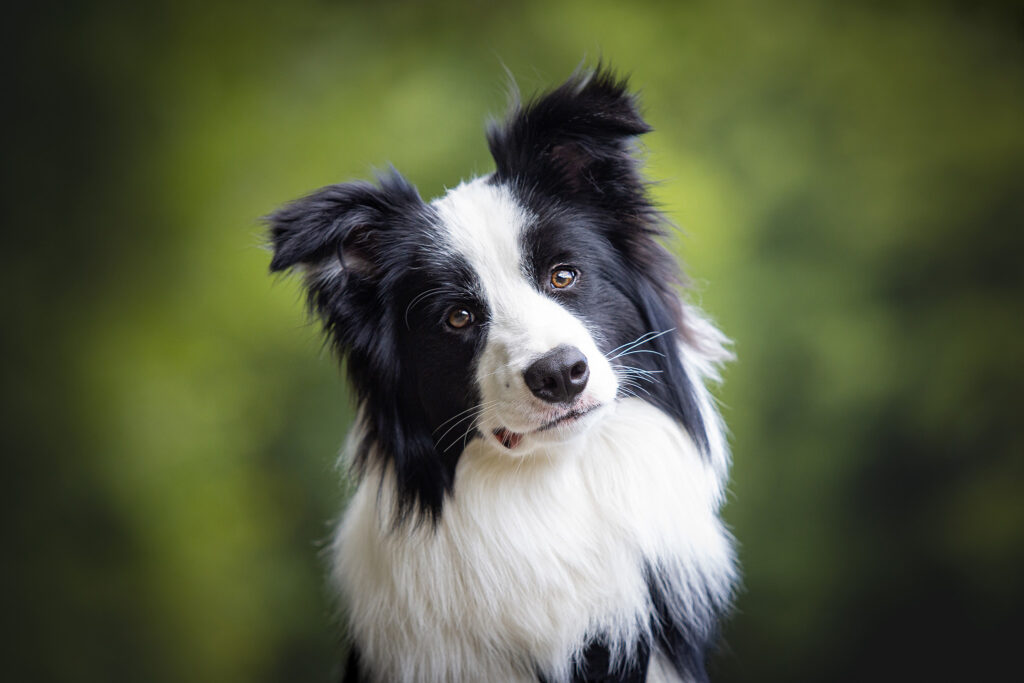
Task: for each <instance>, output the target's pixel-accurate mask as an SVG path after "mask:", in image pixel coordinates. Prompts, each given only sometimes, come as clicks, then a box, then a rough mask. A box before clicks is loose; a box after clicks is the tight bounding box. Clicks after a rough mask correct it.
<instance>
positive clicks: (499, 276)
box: [433, 179, 618, 454]
mask: <svg viewBox="0 0 1024 683" xmlns="http://www.w3.org/2000/svg"><path fill="white" fill-rule="evenodd" d="M433 206H434V208H435V209H436V210H437V213H438V215H439V216H440V218H441V223H442V226H443V229H444V230H445V231H446V233H447V238H448V240H449V242H450V244H451V247H452V249H453V250H454V251H455V252H456V253H458V254H459V255H460V256H462V257H463V258H464V259H466V260H467V261H468V262H469V264H470V266H471V267H472V268H473V270H474V271H475V273H476V275H477V277H478V278H479V282H480V286H481V288H482V289H483V291H482V292H481V294H482V299H483V300H484V301H486V302H487V307H488V310H487V322H486V324H487V328H486V335H487V336H486V341H485V344H484V349H483V351H482V353H481V354H480V357H479V360H478V363H477V368H476V378H477V384H478V385H479V388H480V396H481V404H482V405H483V406H485V407H486V409H485V410H484V411H483V414H482V417H481V419H480V425H479V426H480V431H481V432H483V433H484V434H485V435H489V434H491V433H493V432H494V431H495V430H501V429H506V430H509V431H511V432H515V433H517V434H519V435H524V436H523V438H522V441H521V443H522V446H517V447H516V448H515V449H514V450H515V451H516V452H517V454H518V453H525V452H528V451H529V450H530V448H529V446H536V445H541V444H544V443H558V442H562V441H564V440H565V439H566V438H571V437H572V436H574V435H576V434H578V433H580V432H581V431H583V429H582V425H583V424H586V423H588V421H589V420H590V419H591V418H590V416H588V417H587V418H584V419H582V420H578V421H573V422H570V423H566V424H564V425H560V426H558V427H556V428H552V429H545V430H544V431H540V432H538V431H537V430H538V429H540V428H541V427H544V426H545V425H548V424H549V423H551V422H552V421H554V420H556V419H558V418H559V417H561V416H563V415H564V414H565V413H566V412H567V411H568V410H569V408H568V407H567V406H565V405H553V404H551V403H547V402H545V401H542V400H540V399H538V398H537V397H536V396H534V395H533V393H532V392H531V391H530V389H529V387H527V385H526V382H525V380H524V378H523V372H524V371H525V370H526V369H527V368H528V367H530V365H531V364H532V363H533V362H534V361H536V360H537V359H538V358H539V357H541V356H543V355H544V354H546V353H547V352H549V351H551V350H552V349H554V348H556V347H558V346H562V345H569V346H574V347H576V348H578V349H579V350H580V351H582V352H583V354H584V356H585V357H586V359H587V364H588V366H589V369H590V378H589V380H588V382H587V386H586V389H585V390H584V391H583V393H582V394H580V396H578V397H577V398H576V400H575V402H574V403H573V404H572V409H573V410H577V411H581V410H588V409H593V408H597V407H599V406H607V405H609V404H611V403H612V402H613V401H614V399H615V395H616V392H617V391H618V383H617V381H616V379H615V374H614V373H613V372H612V368H611V365H610V364H609V362H608V361H607V360H606V359H605V357H604V356H603V355H602V354H601V352H600V351H599V350H598V348H597V345H596V343H595V342H594V338H593V336H592V335H591V333H590V331H589V330H588V329H587V327H586V324H585V321H583V320H580V319H579V318H577V317H576V316H575V315H573V314H572V313H570V312H569V311H568V310H567V309H566V308H564V307H563V306H561V305H559V304H558V303H557V302H556V301H554V300H553V299H552V298H551V297H549V296H545V295H544V294H543V293H542V292H541V291H539V290H538V286H537V284H536V283H534V282H532V281H531V279H530V276H529V275H527V273H529V272H531V269H529V268H527V267H526V266H525V264H524V262H523V254H522V249H521V248H520V240H521V239H522V235H523V233H524V231H525V229H526V228H527V226H528V225H529V224H530V222H531V216H530V214H529V212H528V211H527V210H526V209H525V208H524V207H522V206H521V205H520V204H519V203H518V202H517V201H516V200H515V198H514V196H513V195H512V193H511V192H510V191H509V190H508V188H507V187H504V186H501V185H491V184H488V183H487V182H486V179H478V180H475V181H473V182H470V183H465V184H462V185H460V186H458V187H457V188H455V189H454V190H451V191H450V192H449V193H448V194H447V195H445V196H444V197H442V198H440V199H438V200H436V201H435V202H434V203H433ZM554 265H556V264H536V266H537V270H538V271H539V272H541V273H544V274H545V275H546V273H547V270H548V268H550V267H552V266H554ZM596 413H597V411H596V410H595V412H594V413H591V415H596Z"/></svg>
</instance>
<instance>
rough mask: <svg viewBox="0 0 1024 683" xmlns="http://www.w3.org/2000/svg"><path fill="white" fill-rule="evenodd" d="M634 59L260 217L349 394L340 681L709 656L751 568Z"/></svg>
mask: <svg viewBox="0 0 1024 683" xmlns="http://www.w3.org/2000/svg"><path fill="white" fill-rule="evenodd" d="M650 130H651V129H650V128H649V127H648V125H647V124H646V123H645V122H644V120H643V119H642V118H641V116H640V114H639V112H638V107H637V102H636V99H635V97H634V96H633V95H632V94H630V92H629V91H628V90H627V84H626V82H625V80H623V79H620V78H619V77H617V76H615V75H614V74H613V73H612V72H611V71H610V70H608V69H606V68H602V67H601V66H598V67H597V68H596V69H593V70H587V71H581V72H577V73H576V74H574V75H573V76H572V77H570V78H569V80H568V81H567V82H566V83H564V84H563V85H561V86H560V87H558V88H556V89H554V90H552V91H550V92H548V93H546V94H543V95H541V96H539V97H536V98H534V99H532V100H531V101H529V102H527V103H525V104H524V103H520V102H516V103H515V104H514V105H513V107H512V111H511V114H510V115H509V116H508V118H507V120H506V121H505V122H504V123H502V124H492V125H491V127H490V128H489V131H488V136H487V139H488V142H489V144H490V150H491V154H492V155H493V157H494V161H495V165H496V170H495V171H494V172H493V173H491V174H490V175H487V176H484V177H481V178H477V179H475V180H471V181H468V182H464V183H462V184H461V185H459V186H458V187H456V188H455V189H453V190H450V191H448V192H447V193H446V194H445V195H444V196H442V197H440V198H438V199H435V200H433V201H431V202H429V203H428V202H424V201H423V200H422V199H421V198H420V196H419V194H418V193H417V191H416V189H415V188H414V187H413V186H412V185H410V184H409V183H408V182H407V181H406V180H404V179H403V178H402V177H401V176H400V175H399V174H398V173H397V172H395V171H394V170H392V171H390V172H388V173H385V174H383V175H382V176H381V177H379V178H378V182H377V183H376V184H371V183H366V182H350V183H343V184H340V185H330V186H328V187H325V188H322V189H320V190H317V191H316V192H314V193H312V194H310V195H309V196H307V197H304V198H302V199H299V200H297V201H295V202H293V203H291V204H289V205H287V206H285V207H284V208H282V209H280V210H279V211H278V212H277V213H275V214H273V215H272V216H271V217H270V218H269V219H268V220H269V226H270V235H271V241H272V246H273V250H274V255H273V260H272V262H271V265H270V267H271V270H272V271H282V270H288V269H292V268H296V269H299V270H301V272H303V273H304V275H305V286H306V288H307V292H308V296H309V302H310V306H311V309H312V311H313V312H314V314H315V315H316V316H317V317H318V318H319V319H320V320H321V321H322V322H323V325H324V328H325V330H326V333H327V335H328V338H329V339H330V341H331V342H332V344H333V346H334V348H335V349H336V351H337V353H338V354H339V356H340V358H341V359H342V360H344V362H345V364H346V367H347V371H348V375H349V377H350V379H351V382H352V385H353V387H354V390H355V393H356V396H357V398H358V406H359V412H358V418H357V421H356V424H355V426H354V427H353V430H352V432H351V433H350V435H349V439H348V445H347V447H346V454H347V456H346V457H347V461H348V463H349V465H350V467H351V468H352V472H353V476H354V477H355V478H356V480H357V481H358V482H359V483H358V488H357V489H356V491H355V493H354V495H353V497H352V499H351V501H350V502H349V504H348V509H347V512H346V513H345V515H344V517H343V520H342V522H341V524H340V526H339V528H338V531H337V536H336V540H335V543H334V546H333V578H334V581H335V583H336V585H337V587H338V588H339V589H340V592H341V594H342V597H343V602H344V604H345V606H346V616H347V625H348V633H349V635H350V638H351V652H350V655H349V658H348V662H347V665H346V672H345V676H346V678H345V680H346V681H373V682H379V683H384V682H391V681H409V682H413V681H437V682H442V681H445V682H447V681H487V682H490V681H495V682H505V681H544V682H547V683H556V682H565V681H583V680H586V681H598V680H600V681H645V680H646V681H703V680H706V679H707V674H706V671H705V664H704V657H705V651H706V650H707V649H708V647H709V646H710V645H712V644H713V641H714V638H715V632H716V623H717V621H718V620H719V618H720V617H721V615H722V613H723V612H724V611H725V610H726V609H727V608H728V605H729V602H730V599H731V595H732V592H733V587H734V585H735V582H736V569H735V560H734V553H733V548H732V539H731V537H730V535H729V533H728V532H727V531H726V529H725V528H724V526H723V524H722V521H721V520H720V518H719V508H720V506H721V505H722V502H723V497H724V486H725V480H726V476H727V470H728V466H729V454H728V447H727V444H726V440H725V438H724V436H723V426H722V423H721V420H720V418H719V415H718V413H717V411H716V408H715V404H714V401H713V399H712V397H711V395H710V394H709V393H708V390H707V389H706V387H705V384H706V383H707V382H709V381H717V380H718V367H719V365H720V364H721V363H722V362H723V361H725V360H727V359H728V358H729V357H730V354H729V352H728V351H727V350H726V348H725V346H726V343H727V340H726V339H725V337H723V335H722V334H721V333H720V332H719V331H718V330H717V329H716V328H715V327H714V326H713V325H712V324H711V323H710V322H709V321H708V320H707V319H706V318H705V317H704V316H703V315H702V314H701V313H700V312H699V311H698V310H696V308H694V307H693V306H691V305H688V304H686V303H683V302H682V301H681V300H680V299H679V293H678V292H679V287H680V282H681V276H680V273H679V271H678V269H677V266H676V264H675V261H674V260H673V258H672V256H671V255H670V254H669V252H668V251H667V250H666V249H665V248H664V247H663V246H662V245H661V244H660V243H659V239H660V238H662V237H663V235H664V232H665V226H666V225H667V223H666V220H665V218H664V217H663V216H662V215H661V214H660V213H659V212H658V210H657V209H656V208H655V207H654V205H653V204H652V202H651V199H650V198H649V196H648V192H647V186H646V183H645V181H644V179H643V178H642V177H641V174H640V162H639V161H638V158H637V155H636V151H637V150H636V147H637V144H636V141H637V138H638V136H640V135H641V134H643V133H647V132H648V131H650Z"/></svg>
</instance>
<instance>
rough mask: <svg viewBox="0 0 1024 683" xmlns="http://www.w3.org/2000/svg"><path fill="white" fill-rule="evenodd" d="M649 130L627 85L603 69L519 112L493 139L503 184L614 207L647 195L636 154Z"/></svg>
mask: <svg viewBox="0 0 1024 683" xmlns="http://www.w3.org/2000/svg"><path fill="white" fill-rule="evenodd" d="M650 130H651V129H650V127H649V126H648V125H647V124H646V123H645V122H644V120H643V118H642V117H641V116H640V113H639V111H638V109H637V104H636V100H635V98H634V97H633V96H632V95H631V94H630V93H629V91H628V89H627V82H626V80H625V79H623V78H618V77H616V76H615V74H614V73H612V72H611V71H610V70H607V69H602V68H601V67H600V66H598V67H597V68H596V69H594V70H592V71H583V72H578V73H576V74H574V75H573V76H572V77H570V78H569V80H568V81H566V82H565V83H564V84H562V85H561V86H559V87H558V88H556V89H555V90H553V91H551V92H549V93H547V94H545V95H543V96H541V97H539V98H537V99H535V100H533V101H532V102H529V103H527V104H526V105H520V104H516V105H514V106H513V109H512V113H511V114H510V115H509V117H508V119H507V120H506V122H505V123H504V125H492V126H491V127H490V129H489V130H488V135H487V140H488V143H489V145H490V149H491V155H492V156H493V157H494V161H495V164H496V166H497V170H496V176H497V178H498V180H499V181H503V182H508V183H513V184H517V185H520V186H525V189H528V190H530V191H534V192H541V193H549V192H550V193H557V194H560V195H569V196H580V195H586V196H587V197H588V198H589V199H590V201H595V200H596V201H597V202H598V203H602V204H607V205H609V206H613V205H615V203H616V201H617V200H618V199H620V198H623V197H624V196H625V197H626V198H629V197H631V196H634V195H636V193H637V191H638V190H641V188H642V180H641V178H640V176H639V172H638V170H637V161H636V159H635V158H634V156H633V147H634V143H635V139H636V137H637V136H639V135H642V134H643V133H647V132H649V131H650ZM641 191H642V190H641Z"/></svg>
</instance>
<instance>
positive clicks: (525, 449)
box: [485, 404, 608, 457]
mask: <svg viewBox="0 0 1024 683" xmlns="http://www.w3.org/2000/svg"><path fill="white" fill-rule="evenodd" d="M607 410H608V405H607V404H594V405H588V406H580V407H575V408H569V409H566V410H565V411H564V412H562V413H561V414H558V415H556V416H554V417H552V418H549V419H547V420H546V421H538V422H537V424H535V425H533V426H530V427H528V428H525V429H524V428H522V427H519V428H518V429H516V430H513V429H510V428H508V427H504V426H502V427H495V428H492V429H490V430H488V431H489V433H487V434H486V435H485V438H486V439H487V440H488V441H489V442H490V443H491V444H492V445H493V446H494V447H495V448H497V449H498V450H499V451H501V452H503V453H505V454H507V455H511V456H513V457H521V456H524V455H528V454H530V453H533V452H535V451H537V450H539V449H543V448H545V447H549V446H562V445H565V444H568V443H570V442H572V441H575V440H576V439H579V438H580V437H582V436H583V435H585V434H586V433H587V432H588V431H590V430H591V429H592V428H593V427H594V426H595V425H596V424H597V423H598V422H600V420H601V419H602V418H603V417H604V415H605V413H606V412H607Z"/></svg>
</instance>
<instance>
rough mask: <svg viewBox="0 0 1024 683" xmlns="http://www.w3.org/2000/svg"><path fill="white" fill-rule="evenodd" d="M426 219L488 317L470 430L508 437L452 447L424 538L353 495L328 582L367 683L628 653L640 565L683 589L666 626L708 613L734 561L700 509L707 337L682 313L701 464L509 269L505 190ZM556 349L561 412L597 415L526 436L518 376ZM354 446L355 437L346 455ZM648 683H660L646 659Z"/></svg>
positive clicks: (712, 421) (716, 485)
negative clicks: (445, 490)
mask: <svg viewBox="0 0 1024 683" xmlns="http://www.w3.org/2000/svg"><path fill="white" fill-rule="evenodd" d="M435 207H436V208H437V210H438V212H439V214H440V216H441V217H442V220H443V221H444V225H445V227H446V229H447V232H448V237H449V239H450V242H451V244H450V246H451V248H453V249H457V250H458V252H459V253H460V254H462V255H464V256H465V257H466V258H468V259H469V260H470V263H471V264H472V265H473V267H474V268H475V269H476V271H477V273H478V274H479V275H480V276H481V278H482V280H483V283H482V286H483V288H484V290H485V291H484V294H485V296H486V299H487V301H488V304H489V305H490V307H491V308H490V310H491V316H492V317H491V322H490V324H489V326H488V329H487V334H488V338H487V342H486V347H485V349H484V351H483V353H482V356H481V360H480V363H479V366H478V368H477V380H478V382H479V385H480V387H481V389H482V394H483V399H484V400H483V403H482V405H483V407H484V412H483V413H482V414H481V416H480V418H479V420H478V423H479V424H480V430H481V432H483V434H485V435H486V434H489V431H488V430H489V429H491V428H492V427H493V428H496V427H499V426H500V427H506V428H508V429H511V430H514V431H517V432H522V433H524V434H526V436H525V437H524V442H523V444H522V445H521V446H520V447H519V448H516V449H513V450H512V451H509V449H505V448H503V447H501V446H500V444H498V443H497V442H496V440H495V439H492V438H483V439H475V440H473V441H471V442H470V443H469V445H468V446H467V447H466V449H465V450H464V451H463V453H462V455H461V457H460V459H459V462H458V466H457V469H456V473H455V489H454V493H453V495H451V496H450V497H449V498H448V499H447V500H446V502H445V507H444V510H443V513H442V515H441V516H440V519H439V521H438V524H437V526H436V527H434V526H431V525H430V524H429V523H425V524H420V525H418V526H416V525H413V524H407V525H404V526H402V527H401V528H399V529H395V528H394V517H393V515H392V512H393V509H394V504H395V495H396V494H395V488H394V484H393V480H392V476H391V473H390V472H387V471H380V470H376V471H371V472H369V473H368V474H367V476H366V477H365V478H364V479H363V481H362V482H361V483H360V485H359V488H358V490H357V491H356V493H355V495H354V497H353V499H352V500H351V503H350V505H349V509H348V512H347V513H346V515H345V518H344V520H343V522H342V524H341V525H340V527H339V529H338V533H337V536H336V539H335V544H334V560H335V571H334V576H335V579H336V581H337V583H338V586H339V588H340V589H341V591H342V593H343V594H344V596H345V597H346V601H347V608H348V617H349V624H350V628H351V631H352V635H353V636H354V637H355V639H356V640H357V641H358V642H359V644H360V648H361V653H362V655H363V657H364V658H365V660H366V661H367V662H370V663H372V665H373V667H374V675H375V676H377V678H376V679H375V680H377V681H381V682H383V681H409V682H413V681H417V682H419V681H423V682H433V681H436V682H438V683H441V682H454V681H503V682H504V681H524V682H525V681H536V674H537V671H538V670H541V671H543V672H544V673H545V675H546V676H547V677H548V678H549V680H552V681H565V680H568V679H569V678H570V676H571V670H570V665H571V662H572V658H573V656H574V655H576V654H579V653H580V652H581V650H582V648H583V647H584V646H585V644H586V642H587V639H588V637H591V636H593V635H595V634H599V633H600V634H607V635H609V636H610V637H611V638H610V639H611V641H612V642H619V643H631V642H636V640H637V639H638V636H641V635H644V634H645V633H646V631H647V629H649V617H648V615H649V608H650V605H649V597H648V589H647V585H646V582H645V575H644V567H645V566H648V565H652V564H657V565H658V566H660V567H663V568H665V569H667V570H668V571H669V572H671V573H672V574H673V575H674V576H675V577H679V579H677V580H679V581H682V582H683V583H684V584H685V585H684V589H683V590H682V591H677V593H676V595H679V594H680V593H681V594H682V597H680V598H678V600H677V602H676V603H674V604H671V605H670V609H672V610H675V611H676V612H677V613H680V614H686V615H689V616H693V615H698V618H699V615H706V614H708V613H709V612H710V611H711V610H710V606H709V605H707V604H706V602H707V600H708V599H709V598H710V600H711V601H712V602H714V603H715V604H716V605H721V604H725V603H726V602H727V601H728V597H729V593H730V591H731V589H732V585H733V582H734V578H735V576H734V560H733V553H732V547H731V540H730V537H729V534H728V533H727V532H726V530H725V529H724V527H723V525H722V523H721V521H720V520H719V518H718V510H719V507H720V505H721V503H722V500H723V495H724V494H723V487H724V481H725V477H726V473H727V469H728V461H729V457H728V451H727V446H726V440H725V438H724V435H723V434H722V426H721V421H720V420H719V417H718V414H717V412H716V411H715V409H714V405H713V402H712V399H711V397H710V395H709V394H708V392H707V390H706V389H705V387H704V384H703V381H704V380H705V379H712V380H713V379H716V378H717V374H716V364H717V363H718V362H719V361H721V360H723V359H724V358H725V357H726V356H727V355H728V354H727V352H725V351H724V350H723V347H722V342H723V341H724V338H723V337H722V336H721V334H720V333H719V332H718V331H717V330H715V329H714V327H713V326H712V325H711V324H710V323H708V322H707V321H706V320H704V319H703V318H701V317H699V316H697V315H696V312H695V311H687V313H688V315H689V320H690V321H691V323H690V324H691V327H692V329H691V330H690V332H691V335H690V337H692V340H696V341H695V342H692V340H691V342H692V345H685V344H684V345H683V346H682V347H681V348H682V351H683V356H684V363H685V364H686V369H687V370H688V372H690V373H691V376H692V377H694V379H695V380H696V381H697V384H698V386H697V393H698V406H699V408H700V411H701V413H702V418H703V422H704V424H705V426H706V428H707V430H708V437H709V443H710V448H711V457H710V458H708V457H706V456H703V455H701V454H700V453H699V452H698V449H697V448H696V446H695V445H694V443H693V440H692V439H691V438H690V436H689V435H688V434H687V432H686V431H685V430H684V429H683V428H682V427H681V426H680V425H679V424H678V423H676V422H675V421H674V420H672V419H671V418H670V417H668V416H666V415H665V414H664V413H662V412H661V411H659V410H658V409H657V408H655V407H653V406H652V405H650V404H649V403H646V402H644V401H641V400H639V399H635V398H629V399H624V400H619V401H616V400H615V395H616V391H617V388H618V384H617V380H616V377H615V374H614V372H613V371H612V368H611V366H610V364H609V363H608V361H607V360H606V359H605V358H604V356H603V355H602V354H601V353H600V352H599V351H598V349H597V346H596V344H595V343H594V340H593V338H592V336H591V333H590V332H589V331H588V330H587V327H586V322H585V321H580V320H578V319H577V318H575V317H574V316H573V315H571V314H570V313H569V312H568V311H567V310H565V309H564V308H562V307H561V306H559V305H558V304H557V303H556V302H554V301H553V300H552V299H551V298H549V297H547V296H544V295H542V294H540V293H538V292H537V291H536V288H535V287H534V286H533V285H532V284H531V283H528V282H527V281H526V280H525V279H524V276H523V274H522V272H520V266H519V264H520V261H521V255H520V254H519V251H518V246H517V243H518V242H517V237H518V235H519V232H520V231H521V230H522V229H523V226H524V225H525V224H526V221H527V220H528V216H527V215H526V214H525V213H524V211H523V210H522V209H521V208H519V207H517V205H516V203H515V202H514V201H513V199H512V197H511V196H510V195H509V194H508V192H507V191H506V190H504V189H502V188H500V187H495V186H491V185H486V184H484V183H482V182H479V181H478V182H475V183H471V184H468V185H463V186H460V187H459V188H457V189H456V190H453V191H452V192H451V193H449V195H447V196H446V197H445V198H443V199H442V200H440V201H438V202H435ZM582 276H583V277H585V276H586V273H583V274H582ZM682 338H684V337H681V339H682ZM563 343H568V344H572V345H574V346H576V347H578V348H580V349H581V350H582V351H583V352H584V353H585V354H586V356H587V360H588V363H589V364H590V368H591V377H590V381H589V383H588V386H587V390H586V391H585V392H584V395H583V396H582V397H581V398H580V399H579V400H581V401H590V402H592V403H593V404H595V405H601V406H603V407H602V408H601V409H600V410H598V411H596V412H594V413H591V414H590V415H588V416H587V418H585V419H583V420H580V421H578V422H576V423H574V424H573V425H572V426H571V428H568V429H566V430H562V431H561V432H560V433H555V434H549V433H548V432H544V433H541V434H531V433H530V431H531V430H532V429H536V427H537V426H539V425H541V424H543V423H544V422H545V421H546V420H547V419H549V418H548V417H547V415H548V414H549V413H550V411H551V410H552V409H551V408H550V406H545V405H543V404H542V402H541V401H539V400H537V399H535V398H534V397H533V396H532V395H531V394H530V392H529V389H528V388H527V387H526V386H525V383H524V382H523V380H522V371H523V370H524V369H525V368H526V367H527V366H528V364H529V363H530V362H532V360H533V359H535V358H536V357H537V356H538V355H540V354H542V353H544V352H545V351H547V350H549V349H551V348H553V347H555V346H558V345H559V344H563ZM681 343H682V342H681ZM545 411H548V412H547V413H546V412H545ZM552 431H554V430H552ZM360 438H361V432H360V431H359V430H358V429H357V430H356V432H355V433H354V434H352V435H351V436H350V443H352V444H355V443H357V442H358V440H359V439H360ZM510 454H511V455H513V456H515V457H510ZM374 461H380V460H379V459H374V458H371V462H374ZM675 585H676V586H678V585H679V584H678V583H676V584H675ZM686 586H692V587H693V588H694V590H687V589H686ZM704 587H707V588H709V590H710V596H709V595H707V593H705V592H704V590H703V588H704ZM629 654H630V653H628V652H613V657H615V658H620V659H621V658H623V657H625V656H627V655H629ZM648 680H649V681H656V680H657V681H671V680H675V679H674V673H672V671H671V668H670V667H668V666H666V665H665V662H664V660H663V658H662V657H661V656H660V655H659V654H658V653H655V656H654V657H653V658H652V665H651V670H650V673H649V677H648Z"/></svg>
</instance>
